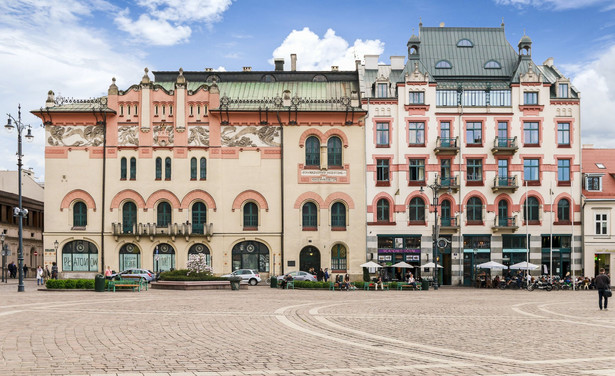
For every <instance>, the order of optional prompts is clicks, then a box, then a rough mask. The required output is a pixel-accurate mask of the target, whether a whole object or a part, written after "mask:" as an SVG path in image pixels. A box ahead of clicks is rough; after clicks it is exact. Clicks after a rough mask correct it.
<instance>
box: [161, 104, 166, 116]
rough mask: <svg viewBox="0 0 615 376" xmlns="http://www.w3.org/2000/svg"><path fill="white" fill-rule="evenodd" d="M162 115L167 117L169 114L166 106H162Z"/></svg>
mask: <svg viewBox="0 0 615 376" xmlns="http://www.w3.org/2000/svg"><path fill="white" fill-rule="evenodd" d="M162 114H163V115H166V114H167V109H166V106H165V105H162Z"/></svg>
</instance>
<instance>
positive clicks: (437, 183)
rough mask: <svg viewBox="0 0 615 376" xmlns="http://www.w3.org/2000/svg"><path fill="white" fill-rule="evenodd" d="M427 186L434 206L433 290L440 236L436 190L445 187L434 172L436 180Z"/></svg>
mask: <svg viewBox="0 0 615 376" xmlns="http://www.w3.org/2000/svg"><path fill="white" fill-rule="evenodd" d="M427 187H429V188H431V191H432V193H433V200H432V204H431V205H432V206H433V208H434V210H433V214H434V226H433V262H434V268H433V288H434V290H437V289H438V274H437V273H438V241H439V237H440V225H439V224H438V206H440V203H439V202H438V190H440V189H442V188H444V187H446V186H443V185H442V183H441V182H440V181H439V180H438V174H436V180H435V181H434V183H433V184H429V185H427ZM420 192H421V193H424V192H425V190H424V189H423V187H422V186H421V189H420ZM448 192H449V193H450V192H451V187H450V186H449V187H448Z"/></svg>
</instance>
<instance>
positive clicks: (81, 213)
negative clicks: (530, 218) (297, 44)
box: [73, 201, 561, 227]
mask: <svg viewBox="0 0 615 376" xmlns="http://www.w3.org/2000/svg"><path fill="white" fill-rule="evenodd" d="M560 202H561V201H560ZM87 225H88V208H87V206H86V205H85V203H83V202H81V201H77V202H75V205H73V226H74V227H85V226H87Z"/></svg>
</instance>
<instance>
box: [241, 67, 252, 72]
mask: <svg viewBox="0 0 615 376" xmlns="http://www.w3.org/2000/svg"><path fill="white" fill-rule="evenodd" d="M243 71H244V72H252V67H243Z"/></svg>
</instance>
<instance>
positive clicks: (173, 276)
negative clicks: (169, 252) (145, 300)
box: [159, 269, 227, 281]
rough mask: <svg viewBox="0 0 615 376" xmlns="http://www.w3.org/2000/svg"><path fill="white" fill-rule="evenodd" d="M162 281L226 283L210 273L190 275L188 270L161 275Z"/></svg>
mask: <svg viewBox="0 0 615 376" xmlns="http://www.w3.org/2000/svg"><path fill="white" fill-rule="evenodd" d="M159 280H161V281H226V280H227V279H226V278H223V277H216V276H215V275H212V274H211V273H209V272H201V273H194V272H191V273H190V275H188V269H178V270H173V271H168V272H163V273H160V278H159Z"/></svg>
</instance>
